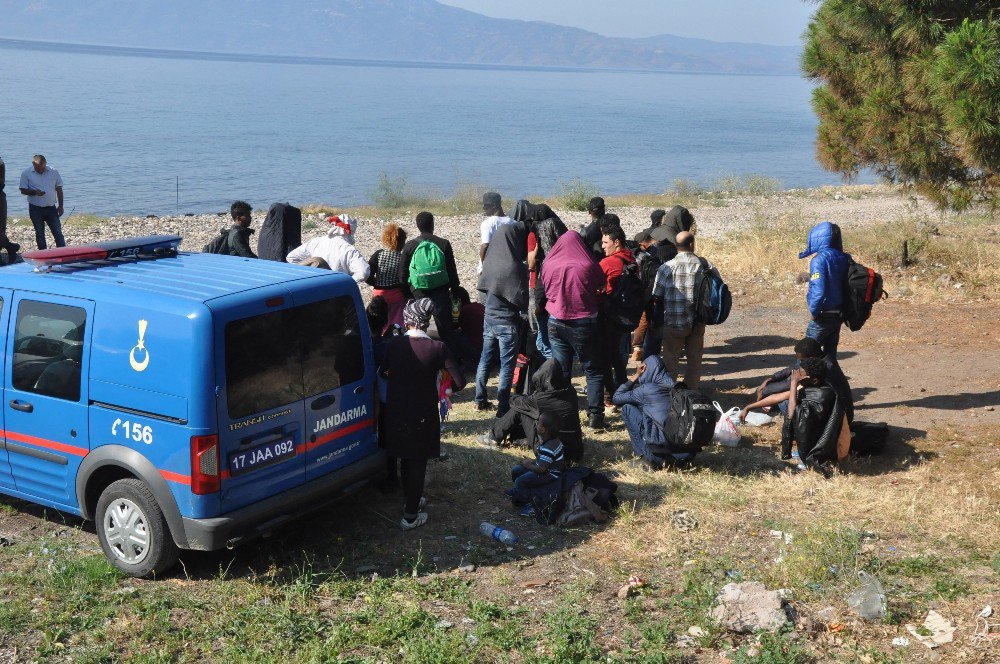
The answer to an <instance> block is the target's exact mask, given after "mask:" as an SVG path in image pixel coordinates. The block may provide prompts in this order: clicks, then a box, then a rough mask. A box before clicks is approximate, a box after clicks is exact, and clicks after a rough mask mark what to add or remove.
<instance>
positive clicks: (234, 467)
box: [229, 437, 295, 475]
mask: <svg viewBox="0 0 1000 664" xmlns="http://www.w3.org/2000/svg"><path fill="white" fill-rule="evenodd" d="M293 456H295V440H294V439H293V438H290V437H289V438H282V439H280V440H273V441H271V442H270V443H263V444H261V445H254V446H253V447H248V448H246V449H242V450H239V451H237V452H231V453H230V454H229V474H230V475H242V474H243V473H247V472H250V471H251V470H256V469H257V468H262V467H264V466H270V465H271V464H272V463H277V462H279V461H283V460H285V459H288V458H290V457H293Z"/></svg>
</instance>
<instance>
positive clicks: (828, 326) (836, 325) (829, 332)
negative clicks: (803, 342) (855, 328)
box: [806, 313, 843, 362]
mask: <svg viewBox="0 0 1000 664" xmlns="http://www.w3.org/2000/svg"><path fill="white" fill-rule="evenodd" d="M841 325H843V321H841V318H840V314H839V313H821V314H820V315H818V316H816V317H814V318H813V319H812V320H811V321H809V325H808V326H807V327H806V336H807V337H809V338H810V339H815V340H816V341H818V342H819V345H820V348H822V349H823V355H824V357H826V358H827V359H829V360H830V361H831V362H836V361H837V345H838V344H839V343H840V326H841Z"/></svg>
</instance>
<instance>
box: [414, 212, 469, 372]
mask: <svg viewBox="0 0 1000 664" xmlns="http://www.w3.org/2000/svg"><path fill="white" fill-rule="evenodd" d="M416 223H417V230H418V231H420V234H419V235H418V236H417V237H415V238H413V239H412V240H410V241H409V242H407V243H406V244H405V245H403V251H402V254H401V257H400V261H399V280H400V281H401V282H403V283H404V284H407V285H408V287H409V285H410V262H411V261H412V260H413V252H414V251H416V249H417V247H418V246H420V243H421V242H424V241H429V242H433V243H434V244H436V245H437V246H438V248H439V249H441V253H443V254H444V261H445V270H446V271H447V273H448V283H446V284H445V285H443V286H439V287H437V288H432V289H430V290H426V291H425V290H420V289H418V288H412V287H411V290H412V292H413V297H414V299H419V298H422V297H426V298H428V299H429V300H430V301H431V302H433V303H434V324H435V325H436V326H437V331H438V336H440V337H441V341H443V342H444V343H445V345H446V346H448V349H449V350H450V351H451V352H452V354H453V355H454V356H455V357H456V359H458V360H459V362H463V361H464V362H475V361H476V360H478V359H479V352H478V351H476V349H475V348H473V347H472V344H470V343H469V341H468V340H467V339H465V338H463V337H462V336H461V335H460V334H457V333H456V332H455V323H454V321H453V319H452V313H451V308H452V299H457V297H458V291H457V289H458V287H459V286H461V285H462V284H461V282H460V281H459V279H458V268H456V267H455V253H454V251H452V248H451V242H448V240H446V239H444V238H443V237H438V236H437V235H434V215H433V214H431V213H430V212H421V213H419V214H418V215H417V218H416Z"/></svg>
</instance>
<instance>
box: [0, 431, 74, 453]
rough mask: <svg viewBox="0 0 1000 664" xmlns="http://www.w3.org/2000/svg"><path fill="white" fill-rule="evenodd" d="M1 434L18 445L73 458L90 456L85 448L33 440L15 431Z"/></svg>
mask: <svg viewBox="0 0 1000 664" xmlns="http://www.w3.org/2000/svg"><path fill="white" fill-rule="evenodd" d="M2 433H3V436H4V437H5V438H6V439H7V440H13V441H15V442H18V443H27V444H28V445H34V446H35V447H44V448H45V449H47V450H54V451H56V452H62V453H63V454H72V455H73V456H78V457H85V456H87V455H88V454H90V450H88V449H87V448H85V447H76V446H75V445H66V444H65V443H58V442H56V441H54V440H46V439H45V438H35V437H34V436H27V435H25V434H23V433H17V432H16V431H3V432H2Z"/></svg>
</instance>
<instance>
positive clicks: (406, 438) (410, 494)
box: [379, 298, 465, 530]
mask: <svg viewBox="0 0 1000 664" xmlns="http://www.w3.org/2000/svg"><path fill="white" fill-rule="evenodd" d="M433 315H434V303H433V302H431V301H430V300H429V299H428V298H420V299H417V300H411V301H410V302H407V303H406V306H405V307H403V322H404V323H405V325H406V333H405V334H404V335H403V336H400V337H395V338H394V339H392V340H390V342H389V345H388V346H387V347H386V349H385V356H384V357H383V358H382V364H381V366H380V367H379V375H380V376H381V378H382V380H384V381H385V388H386V390H385V391H386V399H385V403H386V408H385V421H384V426H385V431H384V434H385V435H384V437H383V444H384V446H385V453H386V454H387V455H388V456H390V457H396V458H399V459H400V460H401V462H402V463H401V478H400V479H401V481H402V485H403V496H404V499H405V504H404V506H403V518H402V519H401V520H400V522H399V526H400V528H402V529H403V530H411V529H413V528H419V527H420V526H422V525H424V524H425V523H427V513H426V512H423V511H421V507H423V504H424V502H425V501H424V500H423V499H422V496H423V491H424V480H425V477H426V473H427V461H428V460H429V459H434V458H437V457H440V456H441V414H440V408H439V397H438V380H439V377H440V375H441V372H442V371H446V372H447V373H448V374H449V375H450V377H451V380H452V389H453V391H458V390H461V389H462V388H463V387H465V377H464V376H463V375H462V371H461V369H459V367H458V363H457V362H456V361H455V358H454V356H453V355H452V354H451V351H449V350H448V347H447V346H445V345H444V344H443V343H441V342H440V341H435V340H434V339H431V338H430V337H429V336H428V335H427V328H428V327H429V326H430V322H431V317H432V316H433Z"/></svg>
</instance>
